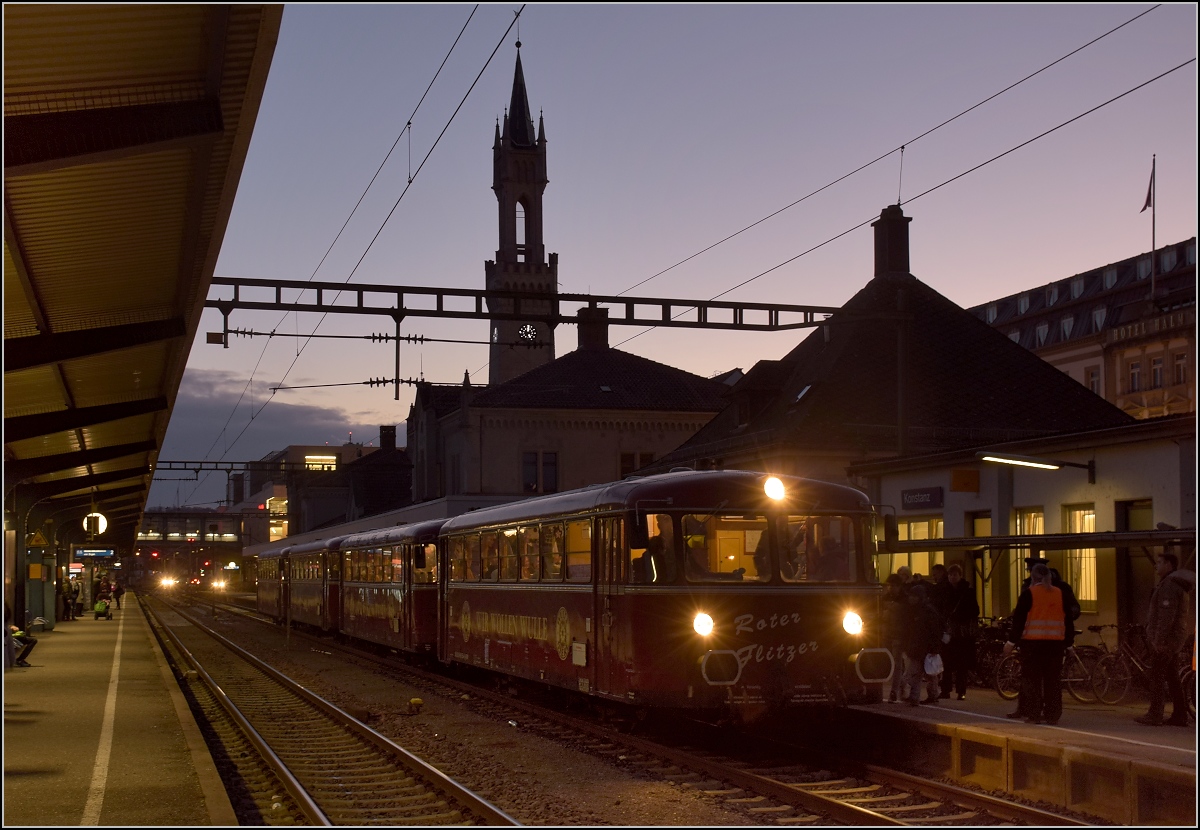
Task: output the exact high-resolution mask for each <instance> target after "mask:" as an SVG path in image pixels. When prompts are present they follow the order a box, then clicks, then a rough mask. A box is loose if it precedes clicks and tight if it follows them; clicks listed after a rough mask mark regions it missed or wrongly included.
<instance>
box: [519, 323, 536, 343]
mask: <svg viewBox="0 0 1200 830" xmlns="http://www.w3.org/2000/svg"><path fill="white" fill-rule="evenodd" d="M517 333H518V334H520V335H521V339H522V340H536V339H537V329H535V328H534V327H533V325H532V324H530V323H526V324H525V325H523V326H521V328H520V329H519V330H518V332H517Z"/></svg>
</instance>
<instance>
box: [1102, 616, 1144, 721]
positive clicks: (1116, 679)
mask: <svg viewBox="0 0 1200 830" xmlns="http://www.w3.org/2000/svg"><path fill="white" fill-rule="evenodd" d="M1121 633H1123V634H1125V635H1126V636H1124V637H1120V638H1118V640H1117V650H1116V651H1115V652H1113V653H1111V654H1106V655H1105V656H1104V657H1101V658H1100V660H1099V661H1097V663H1096V666H1095V668H1093V669H1092V689H1093V691H1095V693H1096V697H1097V698H1099V700H1100V702H1101V703H1107V704H1109V705H1110V706H1113V705H1116V704H1118V703H1120V702H1121V701H1122V700H1124V699H1125V696H1126V695H1127V694H1129V689H1130V687H1131V686H1132V685H1133V679H1134V677H1135V676H1136V677H1138V678H1139V679H1140V680H1141V681H1142V682H1143V683H1145V682H1146V679H1147V678H1148V677H1149V674H1150V665H1149V660H1148V658H1147V657H1146V655H1145V653H1144V652H1143V653H1139V651H1138V650H1136V649H1135V648H1134V647H1133V645H1132V643H1131V642H1130V641H1131V640H1133V639H1134V638H1135V637H1136V638H1139V639H1143V640H1144V629H1143V627H1142V626H1140V625H1137V624H1136V623H1130V624H1127V625H1124V626H1122V627H1121Z"/></svg>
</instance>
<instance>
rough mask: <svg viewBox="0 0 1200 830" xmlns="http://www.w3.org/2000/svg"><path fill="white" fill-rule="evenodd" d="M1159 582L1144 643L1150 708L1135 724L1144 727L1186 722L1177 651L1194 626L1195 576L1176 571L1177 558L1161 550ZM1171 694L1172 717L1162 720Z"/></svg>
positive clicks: (1157, 569) (1156, 564) (1156, 566)
mask: <svg viewBox="0 0 1200 830" xmlns="http://www.w3.org/2000/svg"><path fill="white" fill-rule="evenodd" d="M1154 572H1155V573H1156V574H1157V575H1158V580H1159V581H1158V585H1157V586H1155V588H1154V593H1153V594H1151V595H1150V612H1149V615H1148V616H1147V617H1146V644H1147V646H1149V649H1150V655H1149V656H1150V683H1149V686H1150V710H1149V711H1148V712H1147V713H1146V714H1145V715H1143V716H1142V717H1140V718H1136V719H1135V720H1137V722H1138V723H1143V724H1146V725H1147V726H1161V725H1162V724H1164V723H1165V724H1168V725H1170V726H1187V725H1188V708H1187V698H1186V697H1185V696H1184V693H1183V685H1182V683H1181V682H1180V679H1179V671H1178V665H1179V652H1180V650H1182V648H1183V645H1184V643H1186V642H1187V638H1188V635H1190V634H1191V633H1192V630H1193V627H1194V626H1195V624H1196V623H1195V616H1194V615H1193V614H1192V603H1191V594H1192V590H1193V589H1194V588H1195V587H1196V575H1195V574H1194V573H1192V572H1191V571H1181V570H1179V557H1177V556H1176V555H1175V554H1174V553H1170V552H1164V553H1160V554H1159V555H1158V556H1157V557H1156V558H1155V560H1154ZM1164 691H1165V692H1168V693H1169V694H1170V696H1171V707H1172V708H1171V717H1170V718H1169V719H1167V720H1165V721H1164V720H1163V710H1164V709H1165V708H1166V698H1165V696H1164V694H1163V692H1164Z"/></svg>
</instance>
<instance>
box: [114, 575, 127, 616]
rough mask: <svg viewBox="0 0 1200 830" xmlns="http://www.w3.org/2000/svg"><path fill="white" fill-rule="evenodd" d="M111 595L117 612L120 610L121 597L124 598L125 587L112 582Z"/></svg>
mask: <svg viewBox="0 0 1200 830" xmlns="http://www.w3.org/2000/svg"><path fill="white" fill-rule="evenodd" d="M112 595H113V599H114V600H115V601H116V603H117V610H118V611H120V610H121V597H123V596H125V586H124V585H122V584H121V583H120V582H114V583H113V591H112Z"/></svg>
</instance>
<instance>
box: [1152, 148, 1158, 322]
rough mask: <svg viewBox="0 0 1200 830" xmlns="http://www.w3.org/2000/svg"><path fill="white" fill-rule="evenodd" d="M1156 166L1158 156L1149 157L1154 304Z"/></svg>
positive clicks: (1156, 204) (1156, 271) (1156, 202)
mask: <svg viewBox="0 0 1200 830" xmlns="http://www.w3.org/2000/svg"><path fill="white" fill-rule="evenodd" d="M1157 165H1158V154H1157V153H1155V154H1154V155H1152V156H1151V157H1150V302H1154V289H1155V283H1156V282H1157V277H1158V265H1157V263H1156V262H1155V260H1156V259H1157V257H1155V256H1154V252H1155V244H1156V243H1155V238H1154V232H1155V227H1154V225H1155V213H1156V212H1157V211H1158V193H1157V189H1158V184H1157V181H1156V177H1155V175H1154V173H1155V168H1156V167H1157Z"/></svg>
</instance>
